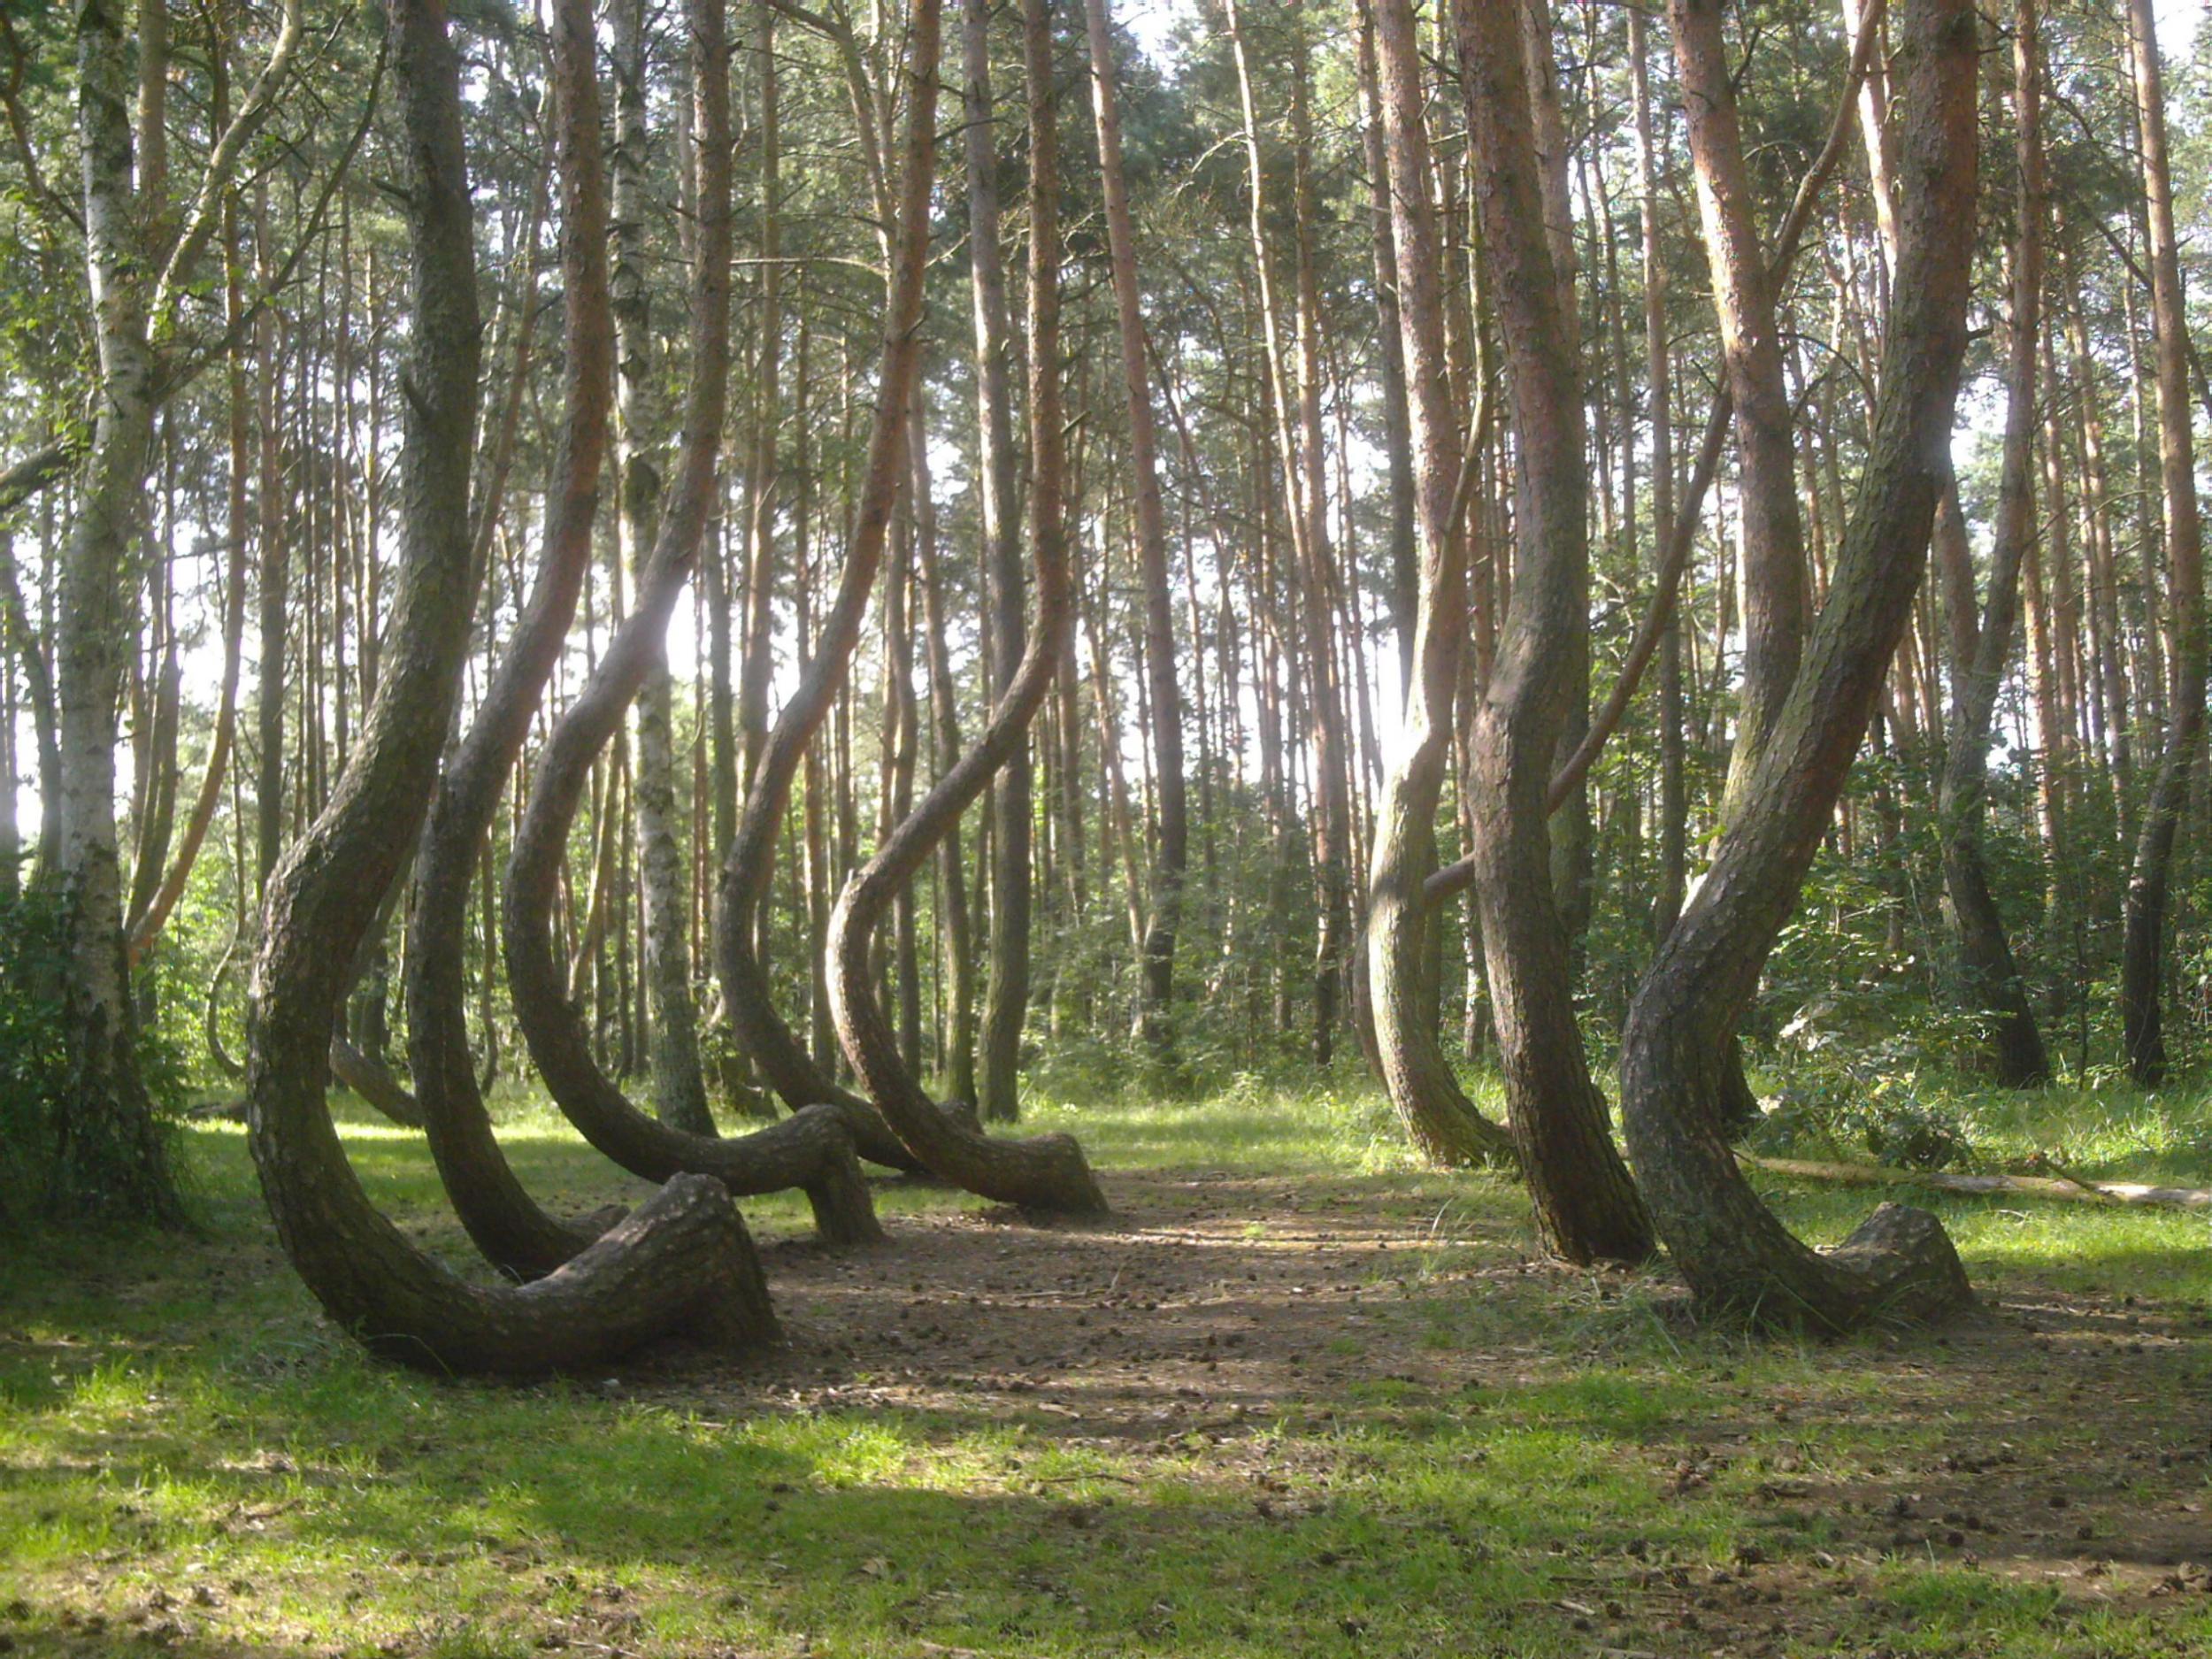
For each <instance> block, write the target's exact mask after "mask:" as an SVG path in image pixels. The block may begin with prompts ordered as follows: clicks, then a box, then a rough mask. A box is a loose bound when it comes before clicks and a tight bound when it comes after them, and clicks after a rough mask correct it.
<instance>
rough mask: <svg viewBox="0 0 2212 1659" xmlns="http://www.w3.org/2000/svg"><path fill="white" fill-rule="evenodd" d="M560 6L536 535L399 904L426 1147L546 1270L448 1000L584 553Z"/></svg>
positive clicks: (577, 232) (555, 1235)
mask: <svg viewBox="0 0 2212 1659" xmlns="http://www.w3.org/2000/svg"><path fill="white" fill-rule="evenodd" d="M572 12H573V7H572V6H565V7H564V8H563V9H562V12H561V14H560V16H559V18H558V19H557V27H556V29H555V31H554V35H553V45H552V74H553V96H554V98H555V102H556V109H555V119H556V134H557V136H556V144H557V169H558V172H559V173H560V180H561V265H562V273H561V274H562V279H563V288H564V295H563V307H564V310H565V350H564V358H563V363H564V367H563V376H564V385H563V398H564V413H563V426H562V431H561V438H560V448H559V450H558V451H557V454H556V456H555V458H554V464H553V480H554V483H553V488H552V489H551V490H550V491H549V506H548V511H547V514H546V525H545V548H544V552H543V555H542V557H541V562H540V565H539V570H538V578H537V582H536V586H535V587H534V589H533V591H532V593H531V595H530V598H529V603H528V605H527V607H526V610H525V611H524V613H523V616H522V619H521V621H520V623H519V624H518V626H517V627H516V629H515V632H514V635H513V637H512V638H511V639H510V640H509V641H508V642H507V649H506V654H505V655H504V657H502V659H501V661H500V664H499V667H498V669H497V671H496V672H495V673H494V674H493V676H492V680H491V684H490V685H489V686H488V687H487V688H486V691H485V694H484V700H483V703H482V704H481V705H480V708H479V709H478V710H477V715H476V721H475V724H474V725H473V726H471V727H470V728H469V731H468V733H467V735H466V736H465V737H464V738H463V739H462V741H461V743H460V745H459V747H458V748H457V749H456V750H455V752H454V756H453V758H452V760H451V761H450V763H449V764H448V765H447V767H446V772H445V777H444V779H443V780H442V781H441V783H440V785H439V787H438V792H437V795H436V796H435V797H434V799H433V800H432V802H431V804H430V811H429V817H428V818H427V820H426V823H425V825H424V826H423V833H422V839H421V842H420V846H419V851H418V855H417V856H418V861H419V862H418V864H417V874H416V879H415V883H414V887H413V889H412V891H411V894H410V896H409V901H408V914H407V952H406V978H405V986H404V995H405V998H406V1003H407V1036H408V1060H409V1064H410V1065H411V1068H412V1070H413V1071H414V1080H415V1089H416V1100H417V1102H418V1103H419V1105H420V1107H421V1116H422V1121H423V1127H424V1129H425V1131H426V1135H427V1138H428V1140H429V1142H430V1151H431V1156H433V1157H434V1159H435V1160H436V1162H437V1165H438V1174H439V1177H440V1179H442V1180H443V1182H444V1183H445V1189H446V1195H447V1197H448V1198H449V1199H450V1200H451V1201H452V1204H453V1208H454V1210H455V1211H456V1212H457V1214H458V1215H459V1217H460V1218H461V1225H463V1226H464V1227H465V1228H466V1229H467V1230H468V1234H469V1237H470V1238H471V1239H472V1240H475V1243H476V1248H478V1249H480V1250H481V1251H482V1252H483V1253H484V1256H486V1258H487V1259H488V1260H489V1261H490V1262H491V1263H492V1264H493V1265H494V1266H495V1267H497V1268H499V1269H500V1270H501V1271H503V1272H507V1273H510V1274H512V1275H514V1276H515V1277H517V1278H518V1279H534V1278H537V1277H540V1276H541V1275H543V1274H546V1273H549V1272H551V1271H553V1270H554V1269H556V1268H557V1267H559V1266H560V1265H561V1264H562V1263H564V1262H566V1261H568V1260H569V1259H570V1258H571V1257H572V1256H575V1255H577V1254H578V1253H579V1252H580V1251H581V1250H583V1249H584V1248H586V1247H587V1246H588V1245H589V1244H590V1242H591V1234H590V1233H588V1232H586V1231H585V1230H584V1229H583V1228H581V1227H578V1226H573V1225H570V1224H568V1223H566V1222H564V1221H561V1220H558V1219H557V1218H556V1217H552V1216H549V1215H548V1214H547V1213H546V1212H545V1211H544V1210H541V1209H540V1208H539V1206H538V1205H537V1203H536V1202H534V1200H533V1199H532V1198H531V1197H530V1195H529V1194H528V1193H527V1192H526V1191H525V1190H524V1189H523V1187H522V1184H521V1182H520V1181H518V1179H516V1178H515V1174H514V1171H513V1170H512V1168H511V1166H510V1165H509V1164H508V1162H507V1159H506V1157H505V1155H504V1154H503V1153H502V1152H501V1150H500V1148H499V1143H498V1141H497V1140H496V1139H495V1137H494V1135H493V1133H492V1125H491V1118H490V1116H489V1114H488V1112H487V1111H486V1110H485V1106H484V1097H483V1094H482V1093H481V1092H480V1089H479V1087H478V1083H477V1077H476V1070H475V1061H474V1058H473V1056H472V1055H471V1053H470V1050H469V1034H468V1021H467V1017H466V1015H465V1011H464V1010H465V1007H466V996H467V981H466V964H465V955H466V952H465V946H466V935H467V927H468V908H469V907H468V900H469V886H470V882H471V879H472V877H473V876H474V875H475V873H476V868H477V863H478V851H479V849H480V848H482V847H483V846H484V845H485V838H486V836H487V834H488V832H489V830H490V828H491V824H492V820H493V818H494V816H495V813H496V812H497V810H498V808H499V797H500V794H501V792H502V790H503V789H504V787H506V782H507V776H508V773H509V772H511V770H512V769H513V767H514V764H515V757H517V756H518V754H519V753H520V752H521V749H522V744H523V741H524V739H525V738H526V736H527V734H528V732H529V726H530V719H531V717H532V715H533V714H534V711H535V710H536V708H537V704H538V700H539V698H540V697H541V695H543V692H544V687H545V682H546V679H547V677H548V676H549V674H550V673H551V672H552V670H553V664H554V662H555V660H556V659H557V657H558V656H559V655H560V651H561V649H562V646H563V643H564V642H565V640H566V639H567V636H568V629H569V624H570V622H571V621H572V619H573V618H574V616H575V613H576V601H577V596H578V595H579V594H580V592H581V591H582V588H583V582H584V573H585V571H586V569H587V567H588V565H589V564H590V562H591V532H592V521H593V518H594V517H595V513H596V511H597V507H598V503H599V476H600V471H601V467H602V464H603V460H604V458H605V453H606V448H607V442H606V440H607V405H608V397H609V390H610V388H609V384H608V376H609V373H610V372H611V368H612V366H613V362H614V342H613V335H612V322H611V318H610V314H609V313H610V300H609V280H608V272H607V195H606V182H605V177H604V173H605V168H604V164H603V157H602V155H601V140H600V99H599V82H598V77H597V75H596V73H595V68H594V63H593V58H594V53H593V50H592V42H591V36H590V35H589V33H588V30H587V31H586V32H585V33H583V34H581V35H579V34H578V33H577V32H576V29H577V21H578V20H577V19H576V17H575V16H574V15H572ZM488 971H489V964H487V972H488ZM341 1075H342V1074H341Z"/></svg>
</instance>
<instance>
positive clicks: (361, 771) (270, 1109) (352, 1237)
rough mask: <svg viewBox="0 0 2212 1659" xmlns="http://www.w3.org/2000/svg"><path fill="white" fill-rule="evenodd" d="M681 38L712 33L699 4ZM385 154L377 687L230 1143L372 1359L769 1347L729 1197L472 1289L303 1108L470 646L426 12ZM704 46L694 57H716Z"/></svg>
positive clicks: (396, 60)
mask: <svg viewBox="0 0 2212 1659" xmlns="http://www.w3.org/2000/svg"><path fill="white" fill-rule="evenodd" d="M696 15H697V18H698V24H697V27H702V28H703V29H706V30H711V31H714V32H715V33H716V34H717V35H718V28H719V21H720V18H719V10H718V7H713V6H707V5H703V6H701V7H699V8H698V11H697V14H696ZM388 16H389V27H390V29H391V32H392V35H393V39H394V46H393V64H394V69H395V71H396V81H397V85H398V91H399V99H400V103H401V104H402V119H403V127H404V134H405V141H404V146H403V150H402V152H401V153H402V155H403V157H404V162H405V165H404V168H403V178H404V181H405V185H406V195H405V197H404V199H405V201H406V204H407V214H408V221H409V228H410V232H411V243H412V248H413V262H412V265H413V268H412V273H411V295H412V311H413V315H414V323H415V328H414V339H413V342H412V348H411V361H410V364H409V366H408V372H407V386H408V388H409V396H408V397H407V399H406V400H405V414H404V418H403V442H402V459H401V503H402V504H401V525H402V529H401V538H400V540H401V546H400V555H399V568H398V572H397V576H396V587H395V590H394V593H393V597H392V611H391V620H390V626H389V629H388V634H387V636H386V638H387V655H386V658H385V661H384V664H383V667H384V675H383V680H382V683H381V685H380V687H379V690H378V695H377V699H376V702H375V704H374V705H373V707H372V709H371V710H370V711H369V716H368V718H367V721H366V723H365V726H364V727H363V729H362V732H361V736H360V741H359V744H358V746H357V748H356V749H355V750H354V754H353V757H352V760H351V762H350V763H349V765H348V766H347V768H346V771H345V772H344V773H343V775H342V777H341V778H340V779H339V780H338V783H337V785H336V787H335V788H334V791H333V793H332V796H331V800H330V803H329V806H328V807H327V808H326V810H325V811H324V813H323V815H322V817H321V818H319V819H318V820H317V822H316V823H315V825H314V826H312V827H311V829H310V830H309V831H308V832H307V833H306V834H304V835H303V837H302V838H301V840H300V841H299V842H298V844H297V845H296V846H295V848H294V849H292V851H291V853H290V854H289V856H287V857H286V859H285V860H284V861H283V863H282V864H281V865H280V867H279V869H278V870H277V871H276V872H275V873H274V874H273V877H272V879H271V881H270V884H269V889H270V890H269V902H268V909H267V915H266V921H267V926H265V930H264V934H263V940H262V945H261V949H260V953H259V957H258V960H257V963H256V966H255V989H256V996H255V1000H254V1018H253V1021H252V1032H251V1048H250V1056H249V1059H248V1063H247V1086H246V1087H247V1101H248V1105H249V1110H250V1125H251V1126H250V1143H251V1146H252V1149H253V1154H254V1161H255V1163H256V1164H257V1167H258V1169H259V1171H260V1174H261V1182H262V1191H263V1194H264V1195H265V1197H266V1199H267V1201H268V1204H269V1209H270V1212H271V1214H272V1215H273V1217H274V1218H275V1221H276V1227H277V1234H278V1237H279V1239H280V1241H281V1242H282V1244H283V1246H284V1248H285V1251H286V1253H287V1254H288V1256H290V1257H291V1260H292V1263H293V1264H294V1266H295V1267H296V1268H297V1269H298V1270H299V1272H300V1276H301V1277H302V1278H303V1279H305V1280H306V1281H307V1285H308V1287H309V1289H310V1290H311V1292H312V1293H313V1294H314V1295H315V1297H316V1299H317V1300H318V1301H319V1302H321V1303H322V1305H323V1307H324V1309H325V1310H326V1312H328V1313H329V1314H330V1316H331V1317H333V1318H334V1319H335V1320H336V1321H338V1322H339V1323H340V1324H341V1325H344V1326H345V1327H347V1328H348V1329H349V1330H350V1331H352V1332H354V1333H356V1334H357V1335H358V1336H359V1337H360V1338H361V1340H363V1341H364V1342H365V1343H366V1344H367V1345H368V1346H369V1347H370V1348H373V1350H375V1351H376V1352H378V1353H380V1354H382V1355H385V1356H388V1357H391V1358H393V1359H396V1360H399V1361H401V1362H403V1363H409V1364H414V1365H419V1366H422V1367H424V1368H426V1369H431V1370H438V1371H488V1372H501V1373H518V1372H525V1373H526V1372H535V1371H547V1370H553V1369H558V1368H560V1367H563V1366H573V1365H580V1364H584V1363H590V1362H592V1361H595V1360H598V1359H603V1358H604V1357H606V1356H610V1355H613V1354H618V1353H620V1352H623V1351H624V1350H626V1349H627V1348H632V1347H634V1346H635V1345H637V1344H638V1343H640V1342H642V1341H645V1340H649V1339H651V1338H653V1337H656V1336H659V1335H664V1334H667V1333H672V1332H676V1331H684V1332H687V1333H690V1334H693V1335H695V1336H700V1337H704V1338H709V1339H711V1340H718V1341H720V1342H724V1343H730V1344H736V1343H741V1342H745V1341H758V1340H766V1339H768V1338H770V1337H772V1336H773V1335H774V1334H775V1319H774V1316H773V1314H772V1312H771V1310H770V1309H769V1305H768V1299H767V1292H766V1288H765V1286H764V1283H763V1281H762V1279H761V1276H760V1269H759V1263H758V1262H757V1259H756V1258H755V1256H754V1255H753V1250H752V1246H751V1241H750V1240H749V1239H748V1238H747V1236H746V1233H745V1227H744V1223H743V1222H742V1221H741V1220H740V1219H739V1218H738V1215H737V1211H736V1210H735V1209H734V1207H733V1205H732V1204H731V1202H730V1200H729V1198H728V1196H727V1195H726V1194H724V1193H723V1192H722V1191H720V1190H719V1189H718V1188H717V1187H714V1186H712V1185H711V1184H710V1183H708V1182H706V1181H703V1180H698V1179H689V1180H684V1179H679V1180H676V1181H672V1182H671V1183H670V1184H669V1185H668V1186H667V1187H664V1188H663V1189H662V1191H661V1192H660V1193H659V1194H657V1195H656V1196H655V1197H654V1198H653V1199H652V1200H651V1201H650V1202H648V1203H647V1204H645V1205H643V1206H641V1208H640V1209H639V1210H637V1212H636V1213H635V1214H634V1215H633V1216H631V1217H629V1218H628V1219H627V1220H626V1221H625V1222H624V1223H623V1224H622V1225H620V1226H618V1227H617V1228H616V1229H614V1231H613V1232H611V1233H610V1234H609V1235H608V1236H607V1237H606V1238H604V1239H603V1240H600V1242H599V1243H598V1244H596V1245H595V1246H594V1247H592V1248H590V1249H588V1250H587V1251H586V1252H585V1253H584V1254H583V1255H582V1256H579V1257H577V1258H576V1259H575V1260H574V1261H573V1262H572V1263H570V1264H569V1265H568V1266H566V1267H565V1268H563V1269H562V1270H561V1271H558V1272H556V1273H553V1274H551V1275H550V1276H549V1277H548V1278H546V1279H541V1280H540V1281H539V1282H538V1283H536V1284H534V1285H532V1286H526V1287H523V1288H519V1289H513V1288H494V1289H485V1288H480V1287H478V1286H472V1285H469V1284H466V1283H465V1282H464V1281H462V1280H460V1279H457V1278H455V1277H454V1276H453V1275H452V1274H451V1273H449V1271H447V1270H446V1269H444V1268H443V1267H442V1266H440V1265H439V1264H438V1263H436V1262H434V1260H432V1259H431V1258H430V1257H428V1256H424V1255H423V1254H421V1253H420V1252H419V1251H418V1250H416V1249H415V1248H413V1247H412V1246H411V1244H409V1243H408V1242H407V1240H405V1238H404V1237H403V1236H402V1235H401V1233H399V1231H398V1230H397V1229H396V1228H395V1227H394V1226H393V1225H391V1224H390V1223H389V1222H388V1221H386V1220H385V1219H384V1217H381V1216H380V1215H379V1214H378V1213H377V1212H376V1210H375V1209H374V1207H373V1205H372V1204H371V1203H370V1202H369V1201H368V1197H367V1195H366V1194H365V1193H364V1192H363V1191H362V1190H361V1187H360V1185H359V1183H358V1181H357V1179H355V1177H354V1174H353V1171H352V1169H351V1166H350V1165H349V1164H347V1162H346V1157H345V1149H344V1148H343V1146H342V1144H341V1143H340V1141H339V1139H338V1135H337V1131H336V1128H335V1127H334V1125H333V1124H332V1122H331V1118H330V1114H329V1111H328V1110H327V1109H326V1105H325V1102H324V1098H323V1088H324V1083H325V1067H326V1059H327V1054H328V1041H329V1034H330V1028H331V1022H332V1019H333V1018H334V1016H335V1014H336V1012H337V1010H338V1006H339V1003H340V1001H341V999H342V996H343V995H344V991H345V985H346V979H347V977H348V968H349V964H350V963H351V961H352V958H353V955H354V949H355V947H356V946H357V944H358V943H359V941H360V938H361V936H362V934H363V933H365V931H366V929H367V928H368V926H369V925H370V924H371V922H372V921H373V919H374V917H375V914H376V911H377V909H378V906H379V903H380V900H381V898H382V895H383V894H384V892H385V891H386V889H387V888H388V886H389V884H390V883H391V881H392V880H393V879H394V878H395V877H396V874H397V872H398V870H399V867H400V864H401V863H402V862H403V859H404V857H405V856H406V851H407V847H408V843H409V841H410V840H411V837H412V836H413V834H414V833H415V831H416V829H417V828H418V827H419V824H420V822H421V818H422V815H423V808H424V803H426V801H427V800H428V797H429V795H430V792H431V788H432V787H433V785H434V783H435V781H436V778H437V771H438V760H439V749H440V747H441V745H442V741H443V739H444V735H445V733H446V731H447V729H448V726H449V720H450V718H451V715H452V710H453V706H454V701H455V698H456V696H457V692H458V688H459V684H460V674H461V668H462V664H463V662H464V659H465V656H466V653H467V650H468V638H469V619H470V614H471V611H472V609H473V606H472V600H473V597H474V587H475V584H474V581H473V572H472V568H471V565H472V560H471V557H470V547H469V537H468V526H467V519H468V514H467V507H468V489H469V470H470V465H471V461H472V453H471V450H472V442H473V436H474V426H475V416H476V396H477V385H476V374H477V361H478V330H477V306H476V277H475V257H474V250H473V248H472V211H471V208H470V203H469V194H468V180H467V174H466V168H465V162H464V159H463V154H462V142H461V120H460V76H459V63H458V59H457V56H456V54H455V53H454V50H453V49H452V46H451V44H450V43H449V41H448V40H447V38H446V27H445V15H444V12H443V8H442V6H441V5H439V4H437V0H392V4H391V5H390V7H389V9H388ZM716 43H718V42H715V41H713V40H711V39H710V42H707V44H708V45H709V46H710V47H711V46H712V45H714V44H716Z"/></svg>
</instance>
